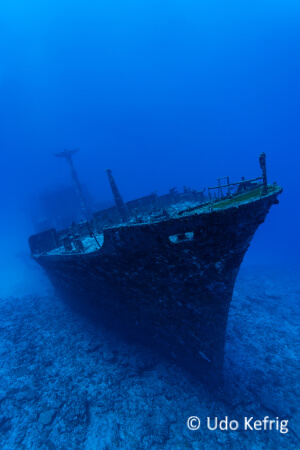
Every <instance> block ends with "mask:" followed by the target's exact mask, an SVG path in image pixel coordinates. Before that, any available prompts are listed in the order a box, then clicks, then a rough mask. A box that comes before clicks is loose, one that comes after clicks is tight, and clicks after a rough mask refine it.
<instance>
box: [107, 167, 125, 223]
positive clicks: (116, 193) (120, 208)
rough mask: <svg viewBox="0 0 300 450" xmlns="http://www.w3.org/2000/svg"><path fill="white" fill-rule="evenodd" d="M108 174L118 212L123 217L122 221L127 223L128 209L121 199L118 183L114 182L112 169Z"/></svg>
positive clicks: (108, 170)
mask: <svg viewBox="0 0 300 450" xmlns="http://www.w3.org/2000/svg"><path fill="white" fill-rule="evenodd" d="M106 173H107V176H108V181H109V184H110V187H111V190H112V193H113V196H114V199H115V203H116V207H117V210H118V212H119V214H120V216H121V219H122V221H123V222H126V221H127V209H126V205H125V203H124V201H123V199H122V197H121V194H120V192H119V189H118V187H117V185H116V182H115V180H114V177H113V176H112V171H111V169H106Z"/></svg>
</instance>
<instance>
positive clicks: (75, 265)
mask: <svg viewBox="0 0 300 450" xmlns="http://www.w3.org/2000/svg"><path fill="white" fill-rule="evenodd" d="M279 193H280V191H279V190H278V191H275V192H274V193H272V194H270V195H267V196H264V197H262V196H261V197H260V198H258V199H257V200H255V201H251V202H248V203H247V202H245V203H242V204H240V205H238V206H234V207H227V208H219V209H218V208H217V209H213V210H211V211H209V212H204V213H201V214H193V215H189V216H182V217H177V218H173V219H169V220H166V221H163V222H159V223H152V224H141V225H136V226H121V227H115V228H110V229H105V230H104V242H103V245H102V247H101V249H99V250H98V251H95V252H91V253H86V254H84V253H82V254H79V253H77V254H69V255H39V256H37V257H35V259H36V261H37V262H38V263H39V264H40V265H41V266H42V267H43V268H44V269H45V271H46V272H47V275H48V276H49V278H50V280H51V281H52V283H53V285H54V286H55V288H56V289H57V291H58V292H59V293H60V294H61V295H62V296H63V297H64V298H66V299H68V300H70V299H71V301H72V302H74V303H75V302H76V303H77V304H80V305H81V307H82V308H84V309H86V310H87V311H88V310H93V309H94V310H95V311H98V313H99V316H100V317H101V316H102V317H103V319H104V320H105V321H106V320H108V318H110V319H111V320H112V321H114V322H115V323H116V324H118V326H119V324H120V326H121V325H122V326H124V328H125V329H127V330H128V332H129V333H130V334H132V335H134V336H135V337H137V338H139V337H140V338H141V339H142V340H143V341H144V342H146V343H148V344H150V345H153V346H155V347H158V348H160V350H162V351H163V352H164V353H165V354H167V355H168V356H170V357H171V358H173V359H174V360H176V361H177V362H178V363H180V364H183V365H185V366H188V367H189V368H190V369H192V370H193V372H194V373H196V374H197V375H198V376H199V377H202V378H204V379H206V380H207V381H209V382H220V381H221V380H222V375H223V360H224V346H225V334H226V325H227V317H228V311H229V307H230V302H231V299H232V293H233V288H234V284H235V280H236V277H237V274H238V271H239V267H240V265H241V263H242V260H243V257H244V255H245V253H246V251H247V249H248V247H249V245H250V242H251V239H252V237H253V236H254V234H255V231H256V229H257V228H258V226H259V225H260V224H261V223H262V222H264V220H265V217H266V215H267V213H268V211H269V209H270V207H271V205H272V204H273V203H275V202H276V198H277V195H278V194H279Z"/></svg>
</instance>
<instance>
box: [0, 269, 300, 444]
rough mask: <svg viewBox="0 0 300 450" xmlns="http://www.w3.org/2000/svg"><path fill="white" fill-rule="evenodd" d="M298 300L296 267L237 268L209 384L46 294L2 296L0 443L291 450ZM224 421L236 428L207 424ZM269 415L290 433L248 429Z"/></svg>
mask: <svg viewBox="0 0 300 450" xmlns="http://www.w3.org/2000/svg"><path fill="white" fill-rule="evenodd" d="M299 298H300V278H299V270H297V269H296V268H294V267H291V268H288V267H284V268H278V267H273V268H272V267H251V268H242V269H241V271H240V274H239V277H238V280H237V283H236V287H235V291H234V296H233V301H232V304H231V310H230V315H229V321H228V329H227V343H226V355H225V382H224V386H223V387H220V388H218V389H214V390H212V389H210V390H209V389H208V388H207V386H206V385H204V384H203V383H201V382H199V381H197V380H196V379H195V377H193V376H191V375H190V374H189V373H187V372H186V371H184V370H183V369H181V368H180V367H178V366H177V365H176V364H174V363H170V361H168V360H166V359H164V358H163V357H162V356H160V355H159V354H158V353H157V352H155V351H154V350H149V349H148V348H146V347H144V346H142V345H139V344H133V343H131V344H130V343H128V342H126V341H124V339H122V338H121V336H120V335H118V334H117V333H116V332H112V331H109V330H107V329H104V328H103V327H101V326H99V325H96V324H95V323H92V322H91V321H90V320H88V319H87V318H86V317H83V316H81V315H80V314H79V313H76V312H74V311H72V310H71V309H70V308H69V307H68V306H67V305H65V304H64V303H63V302H62V301H61V300H60V299H59V298H57V297H56V296H55V295H54V294H52V293H49V295H48V296H45V297H39V296H26V297H18V298H14V297H9V298H4V299H1V301H0V333H1V340H0V354H1V360H0V361H1V364H0V377H1V378H0V379H1V383H0V448H1V449H29V448H32V449H42V450H43V449H51V450H52V449H53V450H54V449H61V450H63V449H64V450H67V449H91V450H92V449H93V450H94V449H115V448H120V449H123V448H124V449H148V448H149V449H159V448H165V449H216V448H228V449H229V448H230V449H253V450H254V449H265V448H270V449H280V448H284V449H298V448H299V447H300V408H299V392H300V371H299V348H300V343H299V325H300V321H299ZM190 416H197V417H199V418H200V419H201V426H200V428H199V429H198V430H197V431H191V430H189V429H188V427H187V419H188V418H189V417H190ZM226 416H227V417H228V421H231V420H236V421H237V422H238V424H239V425H240V426H239V428H238V429H237V430H235V431H233V430H230V429H229V430H224V431H222V430H220V429H217V430H209V429H207V426H206V421H207V417H210V418H212V419H214V418H215V417H217V418H218V419H219V420H222V419H224V418H225V417H226ZM266 416H268V417H269V418H270V419H276V417H277V418H278V420H279V421H280V420H287V421H288V425H287V428H288V432H287V433H280V430H276V429H275V430H274V429H272V430H260V431H259V430H253V431H251V430H249V429H248V430H246V431H245V430H244V427H243V426H242V425H243V423H244V417H248V418H249V417H253V420H262V419H263V418H264V417H266ZM252 423H253V422H252Z"/></svg>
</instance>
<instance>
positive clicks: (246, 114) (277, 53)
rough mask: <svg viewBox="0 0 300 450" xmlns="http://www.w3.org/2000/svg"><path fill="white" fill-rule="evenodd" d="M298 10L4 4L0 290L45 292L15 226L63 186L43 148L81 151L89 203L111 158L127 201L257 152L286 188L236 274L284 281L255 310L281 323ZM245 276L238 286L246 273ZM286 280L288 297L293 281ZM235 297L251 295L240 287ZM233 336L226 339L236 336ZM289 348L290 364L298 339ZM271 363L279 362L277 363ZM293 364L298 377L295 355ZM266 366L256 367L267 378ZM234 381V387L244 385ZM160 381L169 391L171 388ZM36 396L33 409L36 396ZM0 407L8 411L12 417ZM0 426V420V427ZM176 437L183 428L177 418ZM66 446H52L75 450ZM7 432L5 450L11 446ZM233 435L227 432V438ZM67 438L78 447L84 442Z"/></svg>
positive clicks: (214, 172) (291, 191) (23, 234)
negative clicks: (273, 315)
mask: <svg viewBox="0 0 300 450" xmlns="http://www.w3.org/2000/svg"><path fill="white" fill-rule="evenodd" d="M299 21H300V4H299V2H297V1H296V0H286V1H285V2H279V1H274V0H273V1H269V0H268V1H267V0H260V1H256V0H252V1H251V2H239V1H236V0H233V1H231V2H227V3H226V2H223V1H220V0H212V1H211V2H203V1H190V0H187V1H185V2H183V1H177V0H175V1H169V0H167V1H165V2H158V1H156V0H152V1H148V0H144V1H143V2H141V1H137V0H135V1H133V0H128V1H126V2H124V1H120V0H111V1H106V0H105V1H103V0H101V1H99V0H98V1H96V0H91V1H89V2H83V1H82V0H79V1H76V0H73V1H72V2H71V1H70V0H61V1H57V0H52V1H48V0H44V1H43V2H41V1H38V0H28V1H26V2H24V1H21V0H1V3H0V55H1V57H0V94H1V97H0V99H1V102H0V171H1V177H0V192H1V212H2V214H1V222H0V249H1V254H0V255H1V256H0V273H1V280H0V296H1V297H3V298H6V299H7V298H8V297H9V296H15V297H16V298H18V299H19V301H20V299H22V298H23V297H24V296H25V295H28V294H35V295H37V296H39V298H44V296H45V295H46V294H48V292H49V290H51V286H50V285H49V284H48V282H47V280H46V278H45V277H44V276H43V274H42V272H41V271H39V270H38V268H37V267H35V265H34V264H33V263H32V262H31V261H30V259H29V258H28V253H29V251H28V245H27V237H28V236H29V235H30V234H32V233H33V232H34V224H33V222H32V219H31V212H32V208H34V206H35V202H36V198H37V197H38V196H40V195H41V193H43V192H45V191H53V190H55V189H57V188H58V187H59V186H61V185H67V186H70V185H71V179H70V173H69V170H68V167H67V165H66V164H65V163H64V162H63V161H60V160H58V159H57V158H55V157H54V156H53V153H55V152H59V151H62V150H63V149H64V148H79V149H80V152H79V153H78V154H77V155H76V156H75V157H74V162H75V164H76V167H77V170H78V174H79V176H80V179H81V181H82V183H84V184H85V186H86V188H87V189H88V191H89V193H90V194H91V197H92V199H93V202H94V203H101V202H110V201H111V200H112V196H111V192H110V188H109V184H108V182H107V177H106V174H105V169H106V168H107V167H109V168H111V169H112V170H113V173H114V176H115V178H116V180H117V183H118V186H119V189H120V191H121V193H122V195H123V197H124V199H125V200H130V199H133V198H136V197H139V196H141V195H146V194H149V193H151V192H153V191H158V192H159V193H161V194H163V193H166V192H168V190H169V188H171V187H174V186H177V187H178V189H182V187H183V186H184V185H187V186H190V187H192V188H195V189H202V188H203V187H204V186H206V187H208V186H213V185H215V183H216V181H215V180H216V177H219V176H224V175H225V176H227V175H228V176H230V180H232V181H236V180H239V179H240V177H241V176H245V177H246V178H252V177H256V176H259V175H260V169H259V165H258V155H259V154H260V153H261V152H262V151H264V152H266V154H267V168H268V178H269V181H270V182H273V181H277V183H278V184H280V185H282V186H283V188H284V192H283V194H282V195H281V196H280V198H279V200H280V204H279V205H278V206H274V207H273V208H272V209H271V212H270V214H269V215H268V217H267V220H266V222H265V223H264V224H263V225H262V226H261V227H260V228H259V230H258V232H257V234H256V235H255V238H254V240H253V242H252V244H251V246H250V249H249V251H248V252H247V255H246V257H245V260H244V263H243V269H244V270H246V269H247V268H249V271H250V272H251V274H253V273H255V272H253V270H254V269H253V268H252V266H253V265H255V267H257V269H256V270H258V271H260V270H261V271H262V272H263V273H265V277H264V282H265V283H266V285H267V287H266V288H265V290H264V294H266V292H268V289H269V288H268V283H269V285H270V284H271V285H272V288H270V290H271V291H272V292H271V294H270V295H272V296H273V297H274V296H275V297H276V295H277V294H276V292H275V291H276V290H278V289H279V290H280V298H281V300H280V301H282V303H280V301H279V299H277V300H276V298H273V303H275V304H276V305H277V306H274V305H273V303H271V304H268V305H266V308H265V311H266V312H270V311H272V310H273V309H275V310H276V311H277V314H278V316H276V317H277V319H276V318H275V319H274V320H275V322H276V320H278V323H279V322H280V320H281V317H282V314H283V312H284V298H285V297H284V292H288V290H289V288H290V286H291V284H293V283H295V285H296V282H294V281H291V279H290V278H289V277H288V275H285V276H283V275H281V274H282V273H283V268H284V270H285V273H287V272H288V273H295V272H296V273H298V272H297V270H298V267H299V251H300V248H299V247H300V246H299V225H300V223H299V222H300V220H299V219H300V213H299V206H298V205H299V198H298V197H299V167H300V156H299V155H300V153H299V144H300V127H299V116H300V115H299V113H300V84H299V77H300V59H299V57H298V56H299V48H300V27H299ZM259 267H260V269H259ZM266 268H268V270H267V269H266ZM250 272H249V273H250ZM259 273H260V272H259ZM246 279H247V280H248V278H246ZM253 279H255V276H254V275H253ZM275 279H276V280H277V282H278V283H279V284H278V286H277V287H276V286H275V287H274V283H275V281H274V280H275ZM293 279H294V278H293ZM271 280H273V281H271ZM241 283H242V281H241ZM272 283H273V284H272ZM250 285H251V283H250ZM243 286H244V288H243V289H246V286H247V283H245V284H243ZM294 291H295V295H296V296H297V298H298V297H299V286H297V287H295V288H294ZM51 295H52V294H51ZM243 295H244V294H243ZM249 295H250V294H249ZM250 297H251V295H250ZM243 298H245V299H247V294H246V293H245V295H244V297H243ZM264 298H268V296H267V295H265V297H264ZM287 298H288V297H287ZM6 301H7V300H6ZM236 301H237V299H236ZM277 301H279V303H280V305H279V307H278V304H277V303H276V302H277ZM5 305H7V304H6V303H5ZM5 305H4V306H3V307H6V306H5ZM26 305H27V303H26ZM292 305H293V308H292V309H291V308H290V309H289V310H288V312H287V313H286V314H287V317H286V320H287V324H289V323H290V324H291V327H292V326H294V325H293V323H292V322H293V320H294V319H293V317H294V316H295V313H296V312H297V307H298V306H297V305H298V303H297V302H296V301H295V299H294V300H293V302H292ZM7 307H8V306H7ZM8 308H9V307H8ZM24 308H25V303H24ZM28 308H29V309H30V306H29V307H28ZM276 308H277V309H276ZM278 311H279V312H280V314H279V313H278ZM32 314H33V316H34V312H32ZM49 314H50V313H49ZM21 316H22V314H21V312H20V316H18V315H17V316H16V317H17V318H15V320H16V328H15V329H16V330H18V329H19V328H18V327H19V325H18V317H21ZM249 317H250V313H249ZM249 317H248V319H249ZM249 320H250V319H249ZM289 320H290V321H289ZM3 326H4V328H5V325H3ZM39 326H40V325H39ZM255 326H257V322H255ZM275 328H276V327H275ZM48 331H49V330H48ZM16 333H17V331H16ZM49 333H51V331H49ZM281 333H282V335H283V337H282V339H283V340H282V342H281V345H285V344H284V342H285V341H284V336H285V335H286V336H289V338H291V335H290V330H289V326H288V325H287V326H286V328H285V329H283V330H281ZM234 336H236V340H238V334H236V335H234ZM84 339H88V338H87V337H86V336H85V337H84ZM245 342H246V341H245ZM55 345H57V344H55ZM105 345H106V344H105ZM234 345H237V341H235V343H234V344H233V346H234ZM245 345H246V344H245ZM262 345H263V342H262V343H261V346H262ZM286 345H287V347H288V349H289V352H291V353H292V354H294V360H295V361H296V356H297V352H296V351H295V347H294V346H295V341H294V340H291V342H290V344H289V345H288V344H286ZM246 347H247V345H246ZM275 347H276V346H275ZM275 347H274V348H275ZM274 348H273V347H272V351H271V353H272V354H273V353H274V352H275V353H274V354H276V351H275V350H274ZM248 350H249V349H248ZM252 350H253V349H252ZM242 353H243V352H242ZM245 353H247V351H245V352H244V353H243V354H245ZM250 353H251V352H250ZM254 354H255V352H254ZM275 359H276V357H275ZM291 359H292V360H293V358H292V356H291ZM230 361H231V360H230ZM277 363H278V367H279V366H280V367H281V370H282V371H283V372H284V369H285V362H284V360H282V359H280V361H279V362H278V361H277ZM18 364H20V365H22V362H20V361H19V363H18ZM228 364H229V363H228ZM232 364H233V366H234V367H235V370H236V371H238V370H240V369H237V367H236V364H237V363H232ZM253 364H254V363H253ZM270 364H271V363H270ZM275 366H276V365H275ZM39 367H42V366H39ZM70 367H71V366H70ZM228 367H229V366H228ZM276 367H277V366H276ZM289 368H290V371H291V374H292V375H293V376H294V374H295V373H296V372H295V370H296V364H295V367H292V369H291V365H289ZM260 370H261V371H262V372H263V371H264V370H267V369H266V368H265V367H263V369H260ZM275 372H276V371H274V373H273V372H272V371H271V374H269V375H268V377H267V382H268V383H269V385H270V386H271V387H272V389H275V388H274V386H275V384H276V382H275V379H276V376H275ZM272 373H273V375H272ZM277 373H278V371H277ZM292 375H291V379H292V378H293V376H292ZM86 376H88V375H86ZM169 377H171V375H170V374H169ZM162 378H163V377H162ZM175 378H176V379H179V378H180V377H179V376H178V375H177V376H176V377H175ZM291 379H290V380H291ZM154 380H155V383H156V387H157V383H162V384H163V381H161V378H160V376H158V375H157V377H156V378H155V377H154ZM159 380H160V381H159ZM240 380H243V377H242V376H241V379H240ZM152 382H153V383H154V381H153V380H152ZM239 383H240V384H239ZM287 383H288V386H286V387H285V389H286V390H284V389H283V386H280V385H279V387H278V385H277V390H278V391H280V392H281V394H282V396H283V397H284V396H285V393H286V392H289V393H291V392H292V388H291V385H290V384H289V383H292V382H291V381H289V382H287ZM237 384H238V386H239V388H240V392H241V389H242V385H243V382H242V381H240V382H238V383H237ZM247 386H248V385H247ZM95 389H96V387H95ZM172 389H173V391H172V392H173V394H172V395H174V396H175V395H176V394H175V392H176V385H175V386H173V388H172ZM253 389H254V388H252V390H253ZM155 392H156V391H155ZM157 392H159V390H158V391H157ZM180 392H181V391H180ZM193 392H194V391H193ZM123 394H124V393H123ZM114 395H117V391H114ZM124 395H125V394H124ZM132 395H133V394H132ZM145 395H146V394H145ZM157 395H159V394H158V393H157ZM289 395H292V398H291V399H290V402H291V403H293V404H295V403H297V402H296V395H297V393H296V392H295V393H294V394H289ZM128 398H129V399H130V398H132V397H131V396H130V392H129V393H128ZM143 398H144V400H145V396H144V397H143ZM206 401H207V402H208V400H207V399H206ZM209 401H211V402H214V401H217V400H216V399H214V398H213V399H210V400H209ZM251 401H253V402H254V405H255V401H254V400H251ZM279 403H280V402H279ZM24 404H25V408H26V405H27V403H26V401H25V403H24ZM36 405H37V414H39V413H40V412H41V411H39V405H40V404H39V403H38V402H37V403H36ZM152 405H153V404H152ZM164 407H165V408H166V410H165V416H164V417H165V419H166V423H168V420H167V415H168V414H167V410H168V409H167V407H166V405H165V406H164ZM124 408H125V407H124ZM186 409H187V410H188V406H186ZM271 409H272V408H271ZM225 410H226V408H225ZM225 410H224V413H225V412H226V411H225ZM273 411H276V408H275V409H273ZM241 412H243V411H241ZM192 413H193V411H191V414H190V415H193V414H192ZM196 413H197V411H196V412H195V415H196ZM3 414H4V416H5V414H6V415H8V416H9V417H10V414H13V412H11V413H7V412H5V411H4V412H3ZM111 414H112V416H113V412H112V413H111ZM124 414H125V412H124ZM289 414H290V416H291V417H298V415H299V411H298V410H297V408H296V409H295V408H294V409H293V408H292V411H290V412H289ZM269 415H272V413H270V412H269ZM5 417H6V416H5ZM30 417H31V416H30ZM32 417H34V416H32ZM32 417H31V419H30V420H32V421H34V420H35V421H36V420H37V419H36V418H35V419H33V418H32ZM37 417H38V416H37ZM147 417H148V416H147ZM151 417H153V416H151V415H149V417H148V419H147V424H148V425H149V427H148V428H147V427H146V428H147V429H148V434H149V435H150V434H151V431H149V430H150V429H151V426H153V427H154V429H156V428H155V426H154V425H153V423H154V422H153V423H152V422H151ZM30 420H29V422H30ZM53 420H54V419H53ZM95 420H96V419H95V418H94V419H93V420H92V423H93V425H92V427H94V428H93V430H94V429H95V427H96V425H95V423H96V422H95ZM132 420H133V419H132ZM153 420H154V419H153ZM1 423H2V422H1V419H0V431H1V426H2V425H1ZM51 423H52V422H51ZM53 423H54V422H53ZM73 425H74V430H75V431H74V433H75V434H74V435H76V424H75V422H74V424H73ZM102 425H103V424H102ZM148 425H147V426H148ZM156 425H157V423H156ZM3 426H4V425H3ZM14 426H15V428H9V429H8V430H7V431H5V432H4V431H3V430H2V431H3V433H2V435H1V436H2V437H3V436H4V435H5V434H7V433H12V431H11V430H12V429H13V430H16V429H18V425H17V424H15V425H14ZM20 426H21V425H20V424H19V427H20ZM126 427H127V428H130V423H127V425H126ZM4 430H6V428H5V426H4ZM18 430H19V431H20V428H19V429H18ZM93 432H94V431H93ZM63 433H64V429H63V428H62V431H61V436H63ZM107 433H108V434H107V435H106V437H105V433H104V435H103V436H102V438H103V440H102V441H101V439H100V438H99V439H100V441H99V440H98V441H97V442H98V444H97V445H98V448H101V445H102V444H103V448H104V447H105V445H108V447H107V448H117V447H116V446H117V445H119V446H120V448H122V445H123V444H122V442H123V441H124V439H125V438H123V440H120V441H119V443H118V439H117V438H116V440H115V441H114V440H113V439H112V440H111V441H110V440H109V437H108V436H109V435H110V431H108V432H107ZM174 433H175V434H176V433H177V434H180V427H177V428H176V430H175V431H174ZM185 433H186V431H185ZM191 433H192V432H191ZM253 433H254V432H253ZM256 433H259V432H256ZM295 433H296V432H295ZM50 434H51V433H50ZM58 434H59V433H58ZM58 434H57V435H58ZM129 434H130V433H129ZM141 435H142V432H141ZM296 435H297V433H296ZM32 436H33V435H32ZM32 436H31V437H30V436H29V437H28V436H27V437H26V436H25V438H24V440H23V441H22V444H21V443H20V444H15V446H16V448H38V445H37V444H36V443H35V440H34V438H33V437H32ZM116 436H118V434H116ZM130 436H131V435H130ZM139 436H140V435H139ZM184 436H186V435H185V434H184ZM259 436H261V435H259ZM289 436H290V435H289ZM298 436H299V434H298ZM227 437H228V436H227ZM3 439H4V438H3ZM11 439H12V438H11ZM47 439H48V438H47ZM47 439H46V438H45V442H46V441H47ZM49 439H50V438H49ZM53 439H54V438H53ZM53 439H52V440H51V439H50V441H51V442H52V441H53V442H54V441H55V439H57V438H55V439H54V440H53ZM120 439H121V438H120ZM128 439H129V441H130V438H128ZM149 439H150V438H149ZM149 439H148V440H147V438H145V440H144V441H143V442H144V444H143V445H144V447H145V448H147V445H148V446H149V447H148V448H151V445H153V446H154V447H153V448H156V447H155V445H157V446H158V447H159V446H161V447H163V446H165V447H166V448H167V442H168V441H164V440H162V442H159V440H158V443H155V442H156V441H155V442H154V441H153V442H152V441H151V440H149ZM178 439H179V437H178ZM211 439H212V438H211V437H210V435H208V436H206V440H205V445H206V446H207V447H204V444H203V443H202V445H203V447H201V446H200V444H199V442H198V441H197V439H194V438H193V441H192V442H190V441H189V435H187V436H186V441H182V440H180V439H179V440H178V442H177V441H176V439H175V440H174V441H170V442H171V443H172V445H178V446H179V447H178V448H184V447H182V445H185V444H183V442H186V445H187V447H186V448H210V443H211V447H212V448H213V447H214V446H215V445H217V444H216V442H218V444H219V445H222V439H221V438H220V439H221V440H220V442H219V441H212V440H211ZM232 439H235V438H234V437H232ZM245 439H246V438H245ZM247 439H248V438H247ZM255 439H258V441H257V442H256V441H255ZM260 439H261V437H255V438H253V441H251V442H250V444H251V445H252V447H251V446H250V447H249V448H262V442H263V441H261V440H260ZM298 439H299V437H298ZM125 440H126V439H125ZM295 440H296V441H295V442H297V438H296V437H295ZM75 441H76V439H75V440H74V442H71V443H70V442H69V444H68V443H65V444H64V445H65V447H66V448H76V445H77V444H75ZM3 442H4V441H3ZM5 442H8V443H7V445H8V447H7V448H10V447H9V446H10V445H11V442H13V441H12V440H9V441H5ZM16 442H17V441H16ZM55 442H56V441H55ZM55 442H54V443H53V445H56V447H57V448H60V447H59V444H58V443H57V442H56V443H55ZM61 442H63V439H62V441H61ZM91 442H96V441H95V440H94V441H93V439H92V438H91V437H89V438H87V440H86V444H85V445H86V448H92V444H91ZM99 442H102V444H100V443H99ZM176 442H177V443H176ZM187 442H188V443H187ZM203 442H204V441H203ZM212 442H214V444H213V443H212ZM232 442H233V441H232ZM232 442H231V441H230V439H229V441H228V442H227V441H226V445H231V444H232ZM241 442H243V441H241ZM245 442H246V441H245ZM270 442H271V443H270ZM270 442H269V444H268V445H273V444H274V443H273V441H270ZM282 442H283V443H284V440H283V441H282ZM282 442H281V445H284V444H282ZM298 442H299V440H298ZM131 443H132V445H133V441H131ZM240 444H241V443H239V444H235V445H240ZM248 444H249V443H248V441H247V443H245V446H246V448H247V446H248ZM250 444H249V445H250ZM21 445H23V446H24V447H21ZM45 445H46V444H45ZM47 445H48V444H47ZM49 445H50V444H49ZM78 445H79V447H80V448H83V447H82V445H83V444H82V442H81V443H80V444H78ZM99 445H100V447H99ZM136 445H137V444H136ZM168 445H169V444H168ZM170 445H171V444H170ZM188 445H191V446H192V447H188ZM197 445H198V447H197ZM241 445H242V444H241ZM255 445H257V447H255ZM265 445H267V444H265ZM287 445H294V444H293V443H291V441H288V444H286V446H287ZM193 446H194V447H193ZM50 447H51V446H50ZM50 447H49V448H50ZM53 448H54V447H53ZM132 448H138V447H132Z"/></svg>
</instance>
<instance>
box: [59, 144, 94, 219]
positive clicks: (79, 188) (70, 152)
mask: <svg viewBox="0 0 300 450" xmlns="http://www.w3.org/2000/svg"><path fill="white" fill-rule="evenodd" d="M78 151H79V149H75V150H66V149H65V150H64V151H63V152H60V153H54V156H57V157H58V158H65V160H66V161H67V162H68V164H69V166H70V169H71V176H72V178H73V181H74V184H75V189H76V192H77V195H78V198H79V201H80V206H81V211H82V213H83V215H84V217H85V218H86V219H88V218H89V215H90V214H89V208H88V206H87V203H86V199H85V195H84V192H83V189H82V186H81V184H80V182H79V179H78V175H77V172H76V170H75V167H74V164H73V159H72V157H73V155H74V154H75V153H77V152H78Z"/></svg>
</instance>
